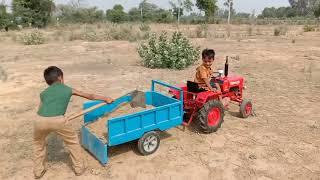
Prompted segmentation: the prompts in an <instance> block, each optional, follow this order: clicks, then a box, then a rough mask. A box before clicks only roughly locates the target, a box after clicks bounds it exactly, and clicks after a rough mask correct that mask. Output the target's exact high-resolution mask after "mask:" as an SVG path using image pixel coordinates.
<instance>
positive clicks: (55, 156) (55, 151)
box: [47, 133, 72, 169]
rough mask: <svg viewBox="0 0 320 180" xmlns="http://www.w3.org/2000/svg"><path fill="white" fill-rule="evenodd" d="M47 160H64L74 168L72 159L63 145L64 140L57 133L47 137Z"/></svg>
mask: <svg viewBox="0 0 320 180" xmlns="http://www.w3.org/2000/svg"><path fill="white" fill-rule="evenodd" d="M47 160H48V162H63V163H65V164H67V165H68V166H69V167H70V168H71V169H72V164H71V159H70V157H69V153H68V152H67V151H66V149H65V146H64V145H63V140H62V138H60V137H58V135H57V134H55V133H51V134H49V136H48V137H47Z"/></svg>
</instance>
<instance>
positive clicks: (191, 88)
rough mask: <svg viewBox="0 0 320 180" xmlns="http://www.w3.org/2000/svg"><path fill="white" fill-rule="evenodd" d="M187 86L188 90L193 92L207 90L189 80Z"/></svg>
mask: <svg viewBox="0 0 320 180" xmlns="http://www.w3.org/2000/svg"><path fill="white" fill-rule="evenodd" d="M187 88H188V92H192V93H200V92H203V91H206V90H205V89H203V88H200V87H199V84H198V83H196V82H193V81H187Z"/></svg>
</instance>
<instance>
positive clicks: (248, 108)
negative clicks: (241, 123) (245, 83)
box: [240, 99, 252, 118]
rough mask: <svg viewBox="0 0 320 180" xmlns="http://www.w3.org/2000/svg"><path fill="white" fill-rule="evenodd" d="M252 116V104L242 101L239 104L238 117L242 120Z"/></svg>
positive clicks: (245, 100) (248, 101)
mask: <svg viewBox="0 0 320 180" xmlns="http://www.w3.org/2000/svg"><path fill="white" fill-rule="evenodd" d="M251 114H252V102H251V101H250V100H247V99H244V100H243V101H242V102H241V104H240V115H241V117H243V118H247V117H249V116H250V115H251Z"/></svg>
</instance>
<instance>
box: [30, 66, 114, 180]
mask: <svg viewBox="0 0 320 180" xmlns="http://www.w3.org/2000/svg"><path fill="white" fill-rule="evenodd" d="M44 79H45V80H46V82H47V84H48V85H49V87H48V88H47V89H45V90H44V91H43V92H42V93H41V94H40V100H41V104H40V106H39V110H38V115H39V118H37V119H36V120H35V121H34V138H33V142H34V176H35V178H36V179H39V178H41V177H42V176H43V175H44V174H45V172H46V167H45V158H46V153H47V152H46V150H47V146H46V145H47V143H46V137H47V136H48V134H49V133H51V132H55V133H57V134H58V135H60V137H61V138H62V139H63V141H64V143H65V145H66V147H67V149H68V150H69V152H70V157H71V161H72V167H73V169H74V172H75V174H76V175H77V176H79V175H81V174H83V173H84V171H85V169H86V167H85V164H84V159H83V157H82V153H81V151H82V150H81V146H80V144H79V140H78V136H77V133H76V132H75V131H74V130H73V129H72V127H71V126H70V125H69V124H67V119H66V118H64V114H65V112H66V110H67V107H68V104H69V101H70V98H71V96H72V95H76V96H80V97H83V98H86V99H89V100H102V101H105V102H106V103H112V102H113V99H111V98H109V97H103V96H98V95H94V94H87V93H83V92H80V91H78V90H75V89H72V88H70V87H68V86H66V85H65V84H64V79H63V72H62V70H61V69H59V68H58V67H55V66H50V67H48V68H47V69H46V70H45V71H44Z"/></svg>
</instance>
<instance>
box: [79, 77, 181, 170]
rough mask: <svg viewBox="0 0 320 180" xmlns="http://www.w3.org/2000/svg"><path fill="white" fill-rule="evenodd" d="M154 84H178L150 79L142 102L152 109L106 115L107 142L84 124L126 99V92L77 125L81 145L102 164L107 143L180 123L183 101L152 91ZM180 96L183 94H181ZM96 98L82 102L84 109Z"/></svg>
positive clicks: (111, 144)
mask: <svg viewBox="0 0 320 180" xmlns="http://www.w3.org/2000/svg"><path fill="white" fill-rule="evenodd" d="M155 84H158V85H162V86H165V87H168V88H173V89H177V90H180V91H181V97H182V96H183V93H182V90H181V89H180V88H177V87H174V86H171V85H168V84H166V83H163V82H161V81H152V87H151V91H147V92H145V96H146V104H147V105H152V106H154V108H153V109H149V110H144V111H141V112H137V113H133V114H127V115H124V116H119V117H115V118H112V119H109V120H108V121H107V123H106V130H108V131H107V132H108V134H107V142H103V140H101V139H99V138H98V137H97V136H95V135H94V134H93V133H92V132H90V130H89V129H88V128H87V127H86V125H87V124H90V123H92V122H94V121H95V120H97V119H98V118H99V117H102V116H104V115H105V114H107V113H110V112H112V111H114V110H115V109H116V108H117V107H118V106H119V105H120V104H122V103H124V102H130V101H131V97H130V96H123V97H121V98H119V99H117V100H116V101H114V102H113V103H112V104H109V105H105V106H102V107H100V108H98V109H97V110H95V111H92V112H89V113H87V114H86V115H85V116H84V122H85V125H84V126H83V127H82V129H81V136H82V141H81V143H82V145H83V146H84V147H85V148H86V149H88V150H89V151H90V152H91V153H92V154H93V155H94V156H95V157H96V158H97V159H98V160H99V161H100V162H101V163H102V164H106V163H107V161H108V157H107V154H108V152H107V151H108V146H114V145H119V144H122V143H126V142H129V141H132V140H136V139H139V138H140V137H142V136H143V135H144V134H145V133H146V132H149V131H154V130H160V131H165V130H167V129H170V128H173V127H176V126H178V125H181V124H182V120H183V101H180V100H177V99H174V98H171V97H168V96H166V95H164V94H162V93H160V92H157V91H155ZM182 98H183V97H182ZM97 103H99V101H91V102H87V103H85V104H84V106H83V107H84V109H86V108H89V107H91V106H94V105H96V104H97Z"/></svg>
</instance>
